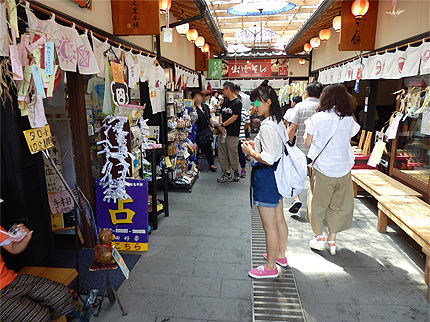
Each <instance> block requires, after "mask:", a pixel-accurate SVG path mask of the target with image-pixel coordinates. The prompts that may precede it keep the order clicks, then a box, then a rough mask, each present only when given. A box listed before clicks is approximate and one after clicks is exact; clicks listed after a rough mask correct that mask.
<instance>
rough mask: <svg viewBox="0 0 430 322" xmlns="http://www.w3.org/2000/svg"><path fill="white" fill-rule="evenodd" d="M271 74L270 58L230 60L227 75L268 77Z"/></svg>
mask: <svg viewBox="0 0 430 322" xmlns="http://www.w3.org/2000/svg"><path fill="white" fill-rule="evenodd" d="M270 76H272V69H271V60H270V59H260V60H230V61H229V62H228V77H239V78H245V77H254V78H255V77H270Z"/></svg>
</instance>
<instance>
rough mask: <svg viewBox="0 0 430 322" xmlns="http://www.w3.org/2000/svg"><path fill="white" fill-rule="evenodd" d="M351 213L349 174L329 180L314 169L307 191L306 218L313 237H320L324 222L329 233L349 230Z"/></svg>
mask: <svg viewBox="0 0 430 322" xmlns="http://www.w3.org/2000/svg"><path fill="white" fill-rule="evenodd" d="M353 213H354V192H353V188H352V180H351V173H348V174H347V175H345V176H343V177H341V178H331V177H327V176H325V175H324V174H322V173H321V172H319V171H317V170H315V169H314V170H313V171H312V177H311V178H310V185H309V191H308V209H307V218H308V221H310V223H311V225H312V230H313V231H314V233H315V235H322V233H323V222H324V220H325V221H326V222H327V227H328V231H329V232H330V233H338V232H340V231H342V230H345V229H348V228H351V225H352V215H353Z"/></svg>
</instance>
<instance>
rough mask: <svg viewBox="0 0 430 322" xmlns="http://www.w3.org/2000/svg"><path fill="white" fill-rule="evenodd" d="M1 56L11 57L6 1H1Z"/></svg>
mask: <svg viewBox="0 0 430 322" xmlns="http://www.w3.org/2000/svg"><path fill="white" fill-rule="evenodd" d="M0 56H9V34H8V28H7V18H6V2H5V1H3V2H2V1H0Z"/></svg>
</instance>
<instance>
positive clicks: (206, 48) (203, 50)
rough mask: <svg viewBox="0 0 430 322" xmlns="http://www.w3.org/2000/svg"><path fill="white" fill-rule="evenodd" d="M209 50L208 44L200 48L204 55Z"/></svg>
mask: <svg viewBox="0 0 430 322" xmlns="http://www.w3.org/2000/svg"><path fill="white" fill-rule="evenodd" d="M210 48H211V46H209V44H208V43H206V44H204V45H203V47H202V52H204V53H208V52H209V49H210Z"/></svg>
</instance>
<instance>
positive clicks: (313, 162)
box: [312, 118, 340, 165]
mask: <svg viewBox="0 0 430 322" xmlns="http://www.w3.org/2000/svg"><path fill="white" fill-rule="evenodd" d="M339 123H340V118H339V122H337V126H336V129H335V130H334V132H333V135H332V136H331V138H330V139H328V141H327V143H326V144H325V145H324V147H323V148H322V150H321V151H320V153H318V155H317V157H316V158H315V159H314V160H313V161H312V165H314V164H315V162H316V161H317V160H318V158H319V157H320V155H321V154H322V153H323V152H324V150H325V148H326V147H327V145H328V144H329V143H330V141H331V140H332V139H333V138H334V135H335V134H336V131H337V128H338V127H339Z"/></svg>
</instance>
